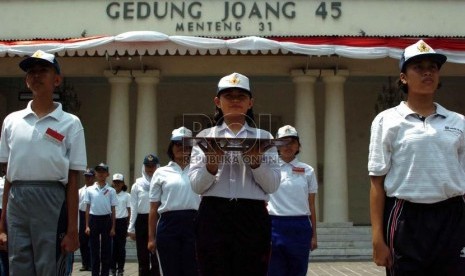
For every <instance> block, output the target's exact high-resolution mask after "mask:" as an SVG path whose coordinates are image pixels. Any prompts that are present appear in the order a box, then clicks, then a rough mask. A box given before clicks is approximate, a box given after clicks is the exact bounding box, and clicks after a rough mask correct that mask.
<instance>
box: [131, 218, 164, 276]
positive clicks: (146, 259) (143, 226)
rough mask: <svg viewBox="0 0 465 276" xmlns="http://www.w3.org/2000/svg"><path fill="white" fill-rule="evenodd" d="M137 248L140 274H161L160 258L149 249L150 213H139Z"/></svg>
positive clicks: (136, 225) (137, 220)
mask: <svg viewBox="0 0 465 276" xmlns="http://www.w3.org/2000/svg"><path fill="white" fill-rule="evenodd" d="M134 228H135V231H136V250H137V261H138V263H139V276H160V267H159V265H158V258H157V256H156V255H155V254H152V253H151V252H150V251H149V250H148V249H147V245H148V243H149V239H148V233H149V214H137V218H136V224H135V225H134Z"/></svg>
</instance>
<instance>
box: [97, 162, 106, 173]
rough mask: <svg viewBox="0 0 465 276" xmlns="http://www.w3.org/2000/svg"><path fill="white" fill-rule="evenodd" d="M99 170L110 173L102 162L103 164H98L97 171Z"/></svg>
mask: <svg viewBox="0 0 465 276" xmlns="http://www.w3.org/2000/svg"><path fill="white" fill-rule="evenodd" d="M99 169H103V170H105V171H107V172H108V165H107V164H105V163H103V162H102V163H100V164H98V165H97V166H95V170H96V171H97V170H99Z"/></svg>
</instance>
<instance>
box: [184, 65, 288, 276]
mask: <svg viewBox="0 0 465 276" xmlns="http://www.w3.org/2000/svg"><path fill="white" fill-rule="evenodd" d="M214 103H215V107H216V114H215V117H214V119H215V123H216V125H215V126H214V127H212V128H209V129H205V130H203V131H201V132H200V133H199V134H198V136H197V137H215V138H219V139H218V141H220V139H221V138H255V139H271V138H273V137H272V135H271V134H270V133H269V132H267V131H265V130H262V129H258V128H255V123H254V118H253V110H252V107H253V104H254V99H253V98H252V93H251V90H250V86H249V79H248V78H247V77H246V76H244V75H242V74H239V73H233V74H230V75H228V76H225V77H223V78H222V79H221V80H220V81H219V83H218V90H217V95H216V97H215V98H214ZM205 141H208V143H205V144H204V143H198V144H197V145H196V146H194V147H193V149H192V155H191V167H190V170H189V178H190V180H191V186H192V189H193V190H194V192H196V193H198V194H200V195H202V200H201V203H200V207H199V212H198V217H197V221H196V227H197V229H196V230H197V233H196V234H197V236H196V250H197V258H198V263H199V269H200V273H201V275H267V272H268V263H269V257H270V250H271V247H270V244H271V222H270V218H269V215H268V211H267V209H266V201H267V200H268V199H269V194H271V193H273V192H275V191H276V190H277V189H278V187H279V184H280V170H279V165H278V154H277V150H276V148H275V147H273V146H271V145H270V144H269V143H258V142H257V143H256V144H255V145H254V146H252V147H250V148H248V149H247V150H245V151H241V150H237V151H223V150H222V149H221V148H220V146H219V145H218V144H217V143H216V142H215V141H214V140H205Z"/></svg>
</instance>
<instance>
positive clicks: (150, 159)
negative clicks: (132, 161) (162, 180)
mask: <svg viewBox="0 0 465 276" xmlns="http://www.w3.org/2000/svg"><path fill="white" fill-rule="evenodd" d="M158 164H160V160H158V157H157V156H156V155H155V154H149V155H147V156H145V157H144V165H158Z"/></svg>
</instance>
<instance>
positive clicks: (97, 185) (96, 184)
mask: <svg viewBox="0 0 465 276" xmlns="http://www.w3.org/2000/svg"><path fill="white" fill-rule="evenodd" d="M108 187H109V185H108V183H106V182H105V186H103V187H102V188H100V185H99V184H98V182H95V183H94V188H95V189H97V190H103V189H105V188H108Z"/></svg>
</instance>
